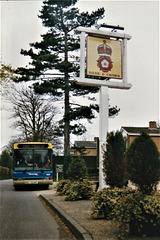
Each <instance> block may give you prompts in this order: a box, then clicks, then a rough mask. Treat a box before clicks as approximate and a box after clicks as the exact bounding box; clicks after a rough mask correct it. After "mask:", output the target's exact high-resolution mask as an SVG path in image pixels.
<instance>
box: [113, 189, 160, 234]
mask: <svg viewBox="0 0 160 240" xmlns="http://www.w3.org/2000/svg"><path fill="white" fill-rule="evenodd" d="M113 220H115V221H118V222H119V223H120V229H121V237H122V236H123V235H124V234H125V233H126V232H127V229H128V224H129V226H130V232H131V233H135V234H136V235H140V236H146V235H148V236H154V235H155V236H156V235H157V236H159V235H160V196H158V195H152V196H151V195H143V194H142V193H131V194H129V195H127V196H122V197H121V198H120V199H119V200H118V201H117V202H116V204H115V206H114V209H113ZM146 224H147V225H146ZM133 226H134V227H133ZM146 226H147V228H146ZM133 229H134V231H133Z"/></svg>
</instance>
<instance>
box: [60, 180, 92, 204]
mask: <svg viewBox="0 0 160 240" xmlns="http://www.w3.org/2000/svg"><path fill="white" fill-rule="evenodd" d="M57 192H58V193H59V194H60V195H67V196H66V198H65V200H66V201H76V200H87V199H90V198H91V197H92V196H93V195H94V191H93V188H92V185H91V183H90V182H89V181H87V180H84V181H81V182H79V181H75V182H71V181H69V180H62V181H60V182H59V183H58V185H57Z"/></svg>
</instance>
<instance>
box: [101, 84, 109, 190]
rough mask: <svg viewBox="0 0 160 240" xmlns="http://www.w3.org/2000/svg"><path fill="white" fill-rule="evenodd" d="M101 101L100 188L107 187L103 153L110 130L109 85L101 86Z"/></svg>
mask: <svg viewBox="0 0 160 240" xmlns="http://www.w3.org/2000/svg"><path fill="white" fill-rule="evenodd" d="M99 95H100V96H99V97H100V101H99V189H100V190H101V189H103V188H105V187H106V183H105V180H104V173H103V155H104V151H105V150H106V136H107V132H108V108H109V104H108V101H109V97H108V87H106V86H101V87H100V94H99Z"/></svg>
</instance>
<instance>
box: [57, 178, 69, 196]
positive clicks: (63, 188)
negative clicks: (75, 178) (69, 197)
mask: <svg viewBox="0 0 160 240" xmlns="http://www.w3.org/2000/svg"><path fill="white" fill-rule="evenodd" d="M70 185H71V181H70V180H61V181H59V182H58V184H57V192H58V194H59V195H65V194H66V193H67V191H68V189H69V188H70Z"/></svg>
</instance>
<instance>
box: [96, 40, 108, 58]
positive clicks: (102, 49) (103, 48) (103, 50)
mask: <svg viewBox="0 0 160 240" xmlns="http://www.w3.org/2000/svg"><path fill="white" fill-rule="evenodd" d="M97 51H98V55H100V56H111V54H112V48H111V47H110V46H109V45H107V44H106V41H105V40H104V41H103V44H101V45H99V46H98V48H97Z"/></svg>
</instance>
